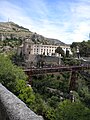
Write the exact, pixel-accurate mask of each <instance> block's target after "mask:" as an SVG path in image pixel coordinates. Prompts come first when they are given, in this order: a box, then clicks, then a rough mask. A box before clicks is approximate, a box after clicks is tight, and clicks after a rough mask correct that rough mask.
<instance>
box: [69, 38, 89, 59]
mask: <svg viewBox="0 0 90 120" xmlns="http://www.w3.org/2000/svg"><path fill="white" fill-rule="evenodd" d="M77 46H78V47H79V54H80V56H81V57H90V40H88V41H86V42H85V41H83V42H81V43H80V42H73V43H72V45H71V49H72V52H73V54H74V56H76V51H77Z"/></svg>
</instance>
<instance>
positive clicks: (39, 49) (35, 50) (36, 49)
mask: <svg viewBox="0 0 90 120" xmlns="http://www.w3.org/2000/svg"><path fill="white" fill-rule="evenodd" d="M57 47H61V48H62V49H63V51H64V53H66V50H68V51H69V54H72V52H71V49H70V46H68V45H64V46H60V45H43V44H34V43H32V42H30V40H28V39H27V40H25V41H24V43H23V44H22V45H21V46H20V47H19V50H18V53H19V54H20V52H22V54H23V55H25V56H26V57H28V56H29V55H46V56H52V55H54V56H59V54H57V53H55V50H56V49H57Z"/></svg>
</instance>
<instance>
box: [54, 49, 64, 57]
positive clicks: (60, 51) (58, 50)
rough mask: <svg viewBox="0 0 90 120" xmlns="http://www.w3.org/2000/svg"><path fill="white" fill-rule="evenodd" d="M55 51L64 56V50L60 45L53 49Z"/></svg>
mask: <svg viewBox="0 0 90 120" xmlns="http://www.w3.org/2000/svg"><path fill="white" fill-rule="evenodd" d="M55 53H59V55H60V54H61V56H63V57H64V51H63V49H62V48H61V47H58V48H57V49H56V50H55Z"/></svg>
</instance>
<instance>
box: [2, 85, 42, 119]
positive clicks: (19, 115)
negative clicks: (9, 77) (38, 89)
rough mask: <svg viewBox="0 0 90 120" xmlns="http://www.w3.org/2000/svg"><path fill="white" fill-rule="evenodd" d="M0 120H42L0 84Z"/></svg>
mask: <svg viewBox="0 0 90 120" xmlns="http://www.w3.org/2000/svg"><path fill="white" fill-rule="evenodd" d="M0 120H43V118H42V117H41V116H38V115H36V114H35V113H34V112H33V111H31V110H30V109H29V108H28V107H27V106H26V105H25V103H23V102H22V101H21V100H20V99H18V98H17V97H16V96H15V95H14V94H13V93H11V92H10V91H8V90H7V89H6V88H5V87H4V86H3V85H2V84H0Z"/></svg>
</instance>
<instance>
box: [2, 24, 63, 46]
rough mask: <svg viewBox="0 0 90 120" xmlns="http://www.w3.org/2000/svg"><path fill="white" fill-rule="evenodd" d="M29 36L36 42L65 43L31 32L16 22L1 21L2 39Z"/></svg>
mask: <svg viewBox="0 0 90 120" xmlns="http://www.w3.org/2000/svg"><path fill="white" fill-rule="evenodd" d="M25 38H29V39H30V40H31V41H32V42H34V43H35V44H37V43H38V44H39V43H43V44H52V45H57V44H59V45H65V43H63V42H61V41H60V40H58V39H53V38H46V37H44V36H42V35H39V34H37V33H35V32H31V31H30V30H29V29H27V28H24V27H22V26H19V25H17V24H16V23H14V22H0V39H1V40H6V39H18V40H19V39H22V40H24V39H25Z"/></svg>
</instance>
